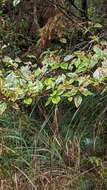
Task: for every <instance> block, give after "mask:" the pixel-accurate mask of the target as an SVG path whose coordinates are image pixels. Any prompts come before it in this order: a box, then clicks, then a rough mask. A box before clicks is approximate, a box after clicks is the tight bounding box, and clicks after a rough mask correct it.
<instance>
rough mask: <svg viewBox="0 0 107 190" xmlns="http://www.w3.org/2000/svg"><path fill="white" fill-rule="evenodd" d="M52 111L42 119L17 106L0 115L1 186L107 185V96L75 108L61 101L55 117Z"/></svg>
mask: <svg viewBox="0 0 107 190" xmlns="http://www.w3.org/2000/svg"><path fill="white" fill-rule="evenodd" d="M99 100H101V103H100V101H99ZM53 112H54V111H53V110H52V113H50V112H49V115H48V114H47V116H46V117H42V119H41V120H40V118H39V116H38V117H37V118H35V117H34V114H33V117H31V115H30V117H29V115H28V114H27V113H22V112H21V113H20V112H19V111H18V112H16V113H9V112H8V113H6V114H5V115H4V116H2V117H0V164H1V165H0V180H1V184H0V185H1V186H0V187H1V189H3V190H5V189H6V190H9V189H15V190H19V189H21V190H25V189H28V190H30V189H35V190H36V189H37V190H45V189H46V190H48V189H49V190H50V189H51V190H57V189H58V190H60V189H61V190H62V189H65V190H69V189H72V190H90V189H93V190H94V189H95V190H97V189H101V190H103V189H104V190H105V189H106V185H107V184H106V179H107V174H106V173H107V170H106V160H104V159H105V147H106V142H105V129H106V126H107V125H106V96H105V97H103V98H102V97H94V98H88V99H86V100H85V101H84V102H83V104H82V105H81V107H80V108H79V109H78V110H75V109H74V108H73V107H72V108H71V107H69V106H67V105H66V106H65V105H64V111H63V113H62V115H60V118H59V122H58V119H57V118H56V119H55V116H56V115H55V114H54V115H53ZM52 117H54V118H52ZM56 117H57V116H56ZM43 118H45V119H43ZM52 120H54V121H57V123H56V125H57V127H58V131H57V133H55V131H52V129H53V128H51V125H52ZM53 126H55V123H54V125H53ZM53 126H52V127H53Z"/></svg>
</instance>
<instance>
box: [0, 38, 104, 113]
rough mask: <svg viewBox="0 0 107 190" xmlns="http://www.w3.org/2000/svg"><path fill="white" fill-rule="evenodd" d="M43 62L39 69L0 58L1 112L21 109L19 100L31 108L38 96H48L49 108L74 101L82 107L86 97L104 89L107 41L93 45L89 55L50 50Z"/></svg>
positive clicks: (30, 63) (35, 66) (33, 64)
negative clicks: (51, 104) (8, 108)
mask: <svg viewBox="0 0 107 190" xmlns="http://www.w3.org/2000/svg"><path fill="white" fill-rule="evenodd" d="M102 44H103V45H102ZM29 57H31V55H30V56H29ZM34 58H35V57H34ZM41 61H42V67H41V68H39V67H37V65H36V61H35V62H34V63H32V62H31V61H29V62H24V63H22V61H21V60H20V58H16V59H14V60H13V59H11V58H10V57H8V56H4V57H3V58H2V59H1V71H0V73H1V74H0V75H1V77H0V94H1V113H3V112H4V111H5V109H6V108H7V105H12V106H13V107H14V108H16V109H18V102H19V101H23V103H24V104H27V105H30V104H31V103H32V101H35V98H37V97H41V98H42V97H46V99H47V102H46V105H48V104H50V103H51V102H52V103H53V104H58V103H59V102H60V101H63V100H65V99H68V101H70V102H71V101H72V100H73V99H74V102H75V105H76V107H79V105H80V104H81V102H82V97H83V96H89V95H93V93H94V92H95V90H96V88H98V86H100V85H101V89H103V90H104V87H105V85H106V77H107V74H106V70H107V51H106V42H100V44H99V45H94V46H93V49H92V51H90V52H84V51H76V52H74V53H73V54H69V55H64V52H63V51H61V50H60V52H59V51H49V50H48V51H47V52H44V54H43V55H41ZM104 84H105V85H104Z"/></svg>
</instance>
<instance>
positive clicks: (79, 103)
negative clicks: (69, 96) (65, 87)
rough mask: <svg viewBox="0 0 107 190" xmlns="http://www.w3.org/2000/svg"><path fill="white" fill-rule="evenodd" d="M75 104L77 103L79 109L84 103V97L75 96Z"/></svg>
mask: <svg viewBox="0 0 107 190" xmlns="http://www.w3.org/2000/svg"><path fill="white" fill-rule="evenodd" d="M74 103H75V106H76V107H77V108H78V107H79V106H80V105H81V103H82V97H81V96H80V95H77V96H75V97H74Z"/></svg>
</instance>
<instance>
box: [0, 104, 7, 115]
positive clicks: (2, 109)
mask: <svg viewBox="0 0 107 190" xmlns="http://www.w3.org/2000/svg"><path fill="white" fill-rule="evenodd" d="M6 109H7V104H6V103H5V102H3V101H0V115H2V114H3V113H4V112H5V110H6Z"/></svg>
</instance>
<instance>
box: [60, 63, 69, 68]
mask: <svg viewBox="0 0 107 190" xmlns="http://www.w3.org/2000/svg"><path fill="white" fill-rule="evenodd" d="M60 67H61V69H68V63H61V65H60Z"/></svg>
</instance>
